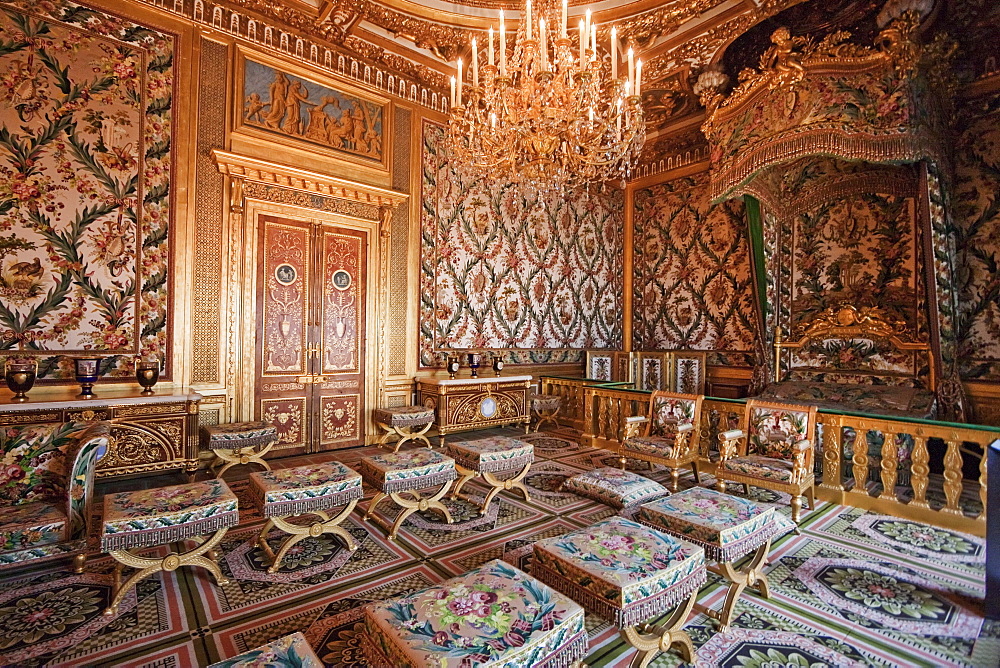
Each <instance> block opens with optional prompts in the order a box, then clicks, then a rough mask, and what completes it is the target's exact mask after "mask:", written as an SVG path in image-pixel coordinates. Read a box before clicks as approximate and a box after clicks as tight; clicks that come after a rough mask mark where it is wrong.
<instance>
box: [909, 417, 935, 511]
mask: <svg viewBox="0 0 1000 668" xmlns="http://www.w3.org/2000/svg"><path fill="white" fill-rule="evenodd" d="M910 460H911V464H910V472H911V473H910V486H911V487H912V488H913V500H912V501H910V504H909V505H911V506H916V507H917V508H930V505H929V504H928V503H927V480H928V476H929V474H930V472H931V469H930V466H928V465H927V463H928V462H929V461H930V455H928V454H927V437H926V436H922V435H920V432H919V431H918V432H917V433H916V434H914V435H913V452H912V453H911V454H910Z"/></svg>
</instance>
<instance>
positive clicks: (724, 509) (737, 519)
mask: <svg viewBox="0 0 1000 668" xmlns="http://www.w3.org/2000/svg"><path fill="white" fill-rule="evenodd" d="M774 515H775V512H774V508H772V507H769V506H762V505H759V504H757V503H755V502H754V501H751V500H749V499H742V498H740V497H737V496H732V495H730V494H723V493H722V492H717V491H715V490H714V489H705V488H704V487H692V488H690V489H685V490H684V491H682V492H678V493H676V494H673V495H671V496H669V497H667V498H663V499H658V500H656V501H652V502H650V503H646V504H643V505H642V506H640V507H639V513H638V514H637V515H636V519H637V520H639V521H640V522H642V523H643V524H647V525H650V526H652V527H654V528H657V529H662V530H663V531H666V532H667V533H671V534H673V535H675V536H679V537H681V538H684V539H685V540H689V541H691V542H692V543H695V544H696V545H700V546H702V547H703V548H705V556H706V557H707V558H709V559H714V560H715V561H734V560H736V559H739V558H740V557H743V556H744V555H747V554H749V553H750V552H751V551H753V550H755V549H757V548H758V547H760V546H761V545H762V544H763V543H764V542H765V541H767V539H768V538H771V537H772V536H773V535H774V532H775V529H776V528H777V524H776V523H775V521H774Z"/></svg>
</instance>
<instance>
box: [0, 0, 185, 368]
mask: <svg viewBox="0 0 1000 668" xmlns="http://www.w3.org/2000/svg"><path fill="white" fill-rule="evenodd" d="M0 34H2V35H3V36H4V39H3V48H2V49H0V232H2V233H3V234H0V348H2V349H7V350H11V349H18V348H20V349H22V350H25V351H31V354H35V355H37V356H38V357H39V375H40V376H41V377H43V378H48V379H54V378H55V379H62V378H71V377H72V375H73V374H72V370H71V362H70V360H68V359H67V358H64V357H59V356H58V354H62V353H73V352H80V351H84V350H86V351H91V352H96V353H105V354H107V355H109V357H108V359H107V360H106V362H105V363H104V364H102V371H104V373H105V375H111V376H124V375H128V374H129V369H130V368H131V366H130V365H131V360H130V358H129V357H128V356H130V355H132V354H135V353H139V352H143V353H157V354H159V355H161V356H164V357H166V358H167V359H169V355H168V349H167V348H168V333H167V316H168V305H167V288H168V285H169V283H168V277H167V270H168V266H169V255H168V239H169V231H168V229H169V219H170V210H169V205H170V151H171V101H172V97H173V55H174V38H173V37H172V36H171V35H168V34H164V33H161V32H157V31H155V30H152V29H149V28H147V27H145V26H141V25H137V24H135V23H132V22H130V21H127V20H124V19H121V18H119V17H116V16H113V15H110V14H105V13H103V12H99V11H95V10H92V9H90V8H88V7H85V6H83V5H78V4H75V3H72V2H68V1H67V0H52V1H50V2H44V3H35V2H13V3H6V2H5V3H0Z"/></svg>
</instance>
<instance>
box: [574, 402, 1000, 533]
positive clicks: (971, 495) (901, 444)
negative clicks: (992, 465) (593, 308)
mask: <svg viewBox="0 0 1000 668" xmlns="http://www.w3.org/2000/svg"><path fill="white" fill-rule="evenodd" d="M563 396H569V395H563ZM573 401H577V402H579V403H577V404H576V405H575V406H572V407H570V406H569V403H570V402H573ZM648 401H649V393H648V392H643V391H638V390H630V389H622V388H618V387H609V386H608V384H589V385H588V384H583V383H581V384H579V385H578V386H577V389H576V391H575V392H574V393H573V394H572V398H567V399H564V402H565V407H566V408H570V410H569V411H567V414H570V415H573V416H574V420H575V423H574V425H573V426H574V428H576V429H579V431H580V433H581V442H582V443H586V444H590V445H593V446H595V447H602V448H607V449H610V450H615V449H616V448H617V443H618V442H619V441H620V439H621V438H622V436H623V434H624V424H625V418H627V417H629V416H631V415H642V414H644V412H645V410H646V406H647V403H648ZM743 412H744V401H743V400H739V399H720V398H712V397H706V399H705V401H704V402H703V403H702V421H701V425H700V429H701V438H700V439H699V442H700V444H701V446H700V447H701V458H702V459H703V460H704V461H705V469H706V470H707V471H709V472H711V471H712V470H713V468H712V467H713V466H714V464H713V462H712V459H713V458H714V457H715V455H716V451H717V447H718V434H719V433H720V432H722V431H725V430H727V429H731V428H734V427H739V426H740V421H741V420H742V417H743ZM817 423H818V426H817V444H818V447H817V459H818V462H820V463H819V464H817V467H818V471H817V488H816V496H817V498H819V499H821V500H823V501H829V502H832V503H838V504H843V505H849V506H854V507H857V508H864V509H866V510H872V511H874V512H879V513H885V514H888V515H893V516H896V517H902V518H906V519H912V520H915V521H919V522H925V523H928V524H933V525H937V526H942V527H946V528H950V529H955V530H959V531H965V532H968V533H972V534H975V535H978V536H983V535H985V532H986V515H985V510H984V509H985V506H986V463H985V458H984V457H983V454H982V453H984V452H985V449H986V447H987V446H988V445H989V443H991V442H992V441H994V440H996V439H997V438H1000V429H998V428H994V427H983V426H978V425H963V424H952V423H946V422H937V421H933V420H917V419H911V420H907V419H893V418H888V417H876V416H868V415H865V414H861V413H846V412H839V413H838V412H834V411H829V410H820V412H819V415H818V420H817ZM576 425H580V426H579V427H577V426H576ZM879 438H881V439H882V443H881V447H880V448H879V449H878V454H877V455H876V454H870V453H869V448H870V443H872V442H874V443H876V444H877V442H878V439H879ZM935 439H939V440H940V441H942V442H943V444H944V447H943V450H944V453H943V457H942V458H941V461H940V462H939V463H940V465H941V466H942V467H943V475H941V476H935V475H932V474H931V453H930V451H929V450H928V446H927V444H928V441H932V440H935ZM903 450H909V452H908V453H907V452H905V451H904V452H902V453H901V451H903ZM901 454H902V456H901ZM907 454H908V455H909V456H906V455H907ZM820 455H821V457H820ZM969 458H971V460H972V461H978V479H975V480H972V479H963V475H962V466H963V461H964V460H965V459H969ZM901 465H902V466H907V465H908V466H909V480H908V481H906V480H905V479H904V476H903V475H902V474H903V468H901ZM963 492H965V493H966V496H965V498H964V499H963ZM976 492H978V501H979V503H978V504H977V503H975V501H976V499H975V493H976ZM963 501H964V503H963ZM970 502H971V503H970Z"/></svg>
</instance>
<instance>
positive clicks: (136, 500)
mask: <svg viewBox="0 0 1000 668" xmlns="http://www.w3.org/2000/svg"><path fill="white" fill-rule="evenodd" d="M238 505H239V504H238V503H237V500H236V495H235V494H233V492H232V491H231V490H230V489H229V486H228V485H226V483H225V481H223V480H218V479H215V480H206V481H205V482H193V483H188V484H186V485H174V486H172V487H159V488H156V489H144V490H139V491H137V492H115V493H111V494H107V495H106V496H105V497H104V520H103V521H104V528H103V532H102V534H101V549H102V550H104V551H105V552H107V553H108V554H110V555H111V557H113V558H114V560H115V561H117V562H118V563H117V564H115V575H114V589H113V592H112V597H111V604H110V605H109V606H108V609H107V610H105V611H104V614H106V615H113V614H115V613H116V612H117V611H118V605H119V604H120V603H121V601H122V599H123V598H124V597H125V594H127V593H128V591H129V590H130V589H131V588H132V587H134V586H135V585H136V584H138V583H139V581H140V580H144V579H146V578H147V577H149V576H150V575H153V574H155V573H159V572H160V571H168V572H169V571H175V570H177V569H178V568H180V567H181V566H201V567H202V568H207V569H208V570H209V571H210V572H211V573H212V575H214V576H215V581H216V582H217V583H218V584H220V585H223V584H226V582H227V580H226V578H224V577H223V576H222V571H220V570H219V565H218V564H217V563H216V562H215V556H216V555H215V546H216V545H218V544H219V542H220V541H222V537H223V536H225V535H226V532H227V531H228V530H229V527H232V526H236V524H237V522H239V510H238ZM213 532H214V533H213ZM210 533H211V534H212V536H211V537H210V538H207V539H205V540H204V541H203V542H202V543H201V544H200V545H198V546H197V547H195V548H193V549H191V550H188V551H187V552H180V553H178V552H171V553H170V554H168V555H167V556H165V557H162V558H151V557H144V556H141V555H139V554H136V553H135V552H132V551H131V550H134V549H137V548H146V547H156V546H160V545H168V544H170V543H176V542H177V541H181V540H185V539H188V538H196V537H198V536H205V535H207V534H210ZM206 553H208V557H207V558H206V557H205V556H203V555H205V554H206ZM122 566H131V567H132V568H137V569H139V570H138V571H137V572H136V573H133V574H132V575H131V576H130V577H129V579H128V580H126V581H125V584H124V585H122V584H121V571H122Z"/></svg>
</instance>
